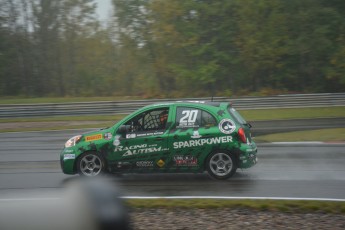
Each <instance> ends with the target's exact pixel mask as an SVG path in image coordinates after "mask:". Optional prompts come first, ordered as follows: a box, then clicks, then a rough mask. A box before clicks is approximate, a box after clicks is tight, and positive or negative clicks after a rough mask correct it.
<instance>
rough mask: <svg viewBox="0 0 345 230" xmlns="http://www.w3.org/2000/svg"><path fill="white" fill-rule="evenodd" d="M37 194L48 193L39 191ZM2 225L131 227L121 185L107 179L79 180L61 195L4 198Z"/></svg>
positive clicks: (8, 228)
mask: <svg viewBox="0 0 345 230" xmlns="http://www.w3.org/2000/svg"><path fill="white" fill-rule="evenodd" d="M35 195H36V197H40V196H43V197H44V193H43V192H41V193H37V194H35ZM0 229H2V230H13V229H27V230H46V229H50V230H55V229H56V230H60V229H83V230H106V229H124V230H125V229H130V228H129V218H128V213H127V209H126V207H125V206H124V204H123V203H122V200H121V199H120V198H119V192H118V188H117V187H116V186H115V185H114V184H112V183H110V182H109V181H106V180H104V179H98V180H97V179H92V180H78V181H73V183H72V182H71V183H69V185H68V186H67V187H66V188H64V189H63V190H60V192H59V193H58V194H57V197H52V198H27V199H26V198H24V199H7V200H2V202H1V205H0Z"/></svg>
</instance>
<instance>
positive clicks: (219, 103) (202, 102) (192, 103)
mask: <svg viewBox="0 0 345 230" xmlns="http://www.w3.org/2000/svg"><path fill="white" fill-rule="evenodd" d="M222 104H223V105H229V104H230V102H226V101H224V102H216V101H175V102H166V103H162V102H161V103H155V104H152V105H155V106H167V105H180V106H186V105H199V106H205V105H206V106H212V107H220V106H221V105H222ZM152 105H149V106H152Z"/></svg>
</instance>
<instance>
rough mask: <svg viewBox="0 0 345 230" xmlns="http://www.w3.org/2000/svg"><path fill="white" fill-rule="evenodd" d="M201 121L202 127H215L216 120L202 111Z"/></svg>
mask: <svg viewBox="0 0 345 230" xmlns="http://www.w3.org/2000/svg"><path fill="white" fill-rule="evenodd" d="M201 121H202V126H203V127H212V126H216V125H217V121H216V119H215V118H214V117H213V116H212V115H211V114H209V113H208V112H206V111H202V113H201Z"/></svg>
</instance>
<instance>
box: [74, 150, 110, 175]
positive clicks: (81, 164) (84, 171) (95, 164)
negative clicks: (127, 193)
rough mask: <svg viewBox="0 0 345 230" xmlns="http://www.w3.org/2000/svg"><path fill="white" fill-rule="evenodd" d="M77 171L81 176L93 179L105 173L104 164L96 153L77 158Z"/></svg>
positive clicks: (88, 153)
mask: <svg viewBox="0 0 345 230" xmlns="http://www.w3.org/2000/svg"><path fill="white" fill-rule="evenodd" d="M77 170H78V173H79V175H81V176H89V177H93V176H97V175H99V174H102V173H103V172H104V171H105V163H104V160H103V158H102V156H100V155H99V154H98V153H96V152H87V153H84V154H82V155H81V156H80V157H79V158H78V161H77Z"/></svg>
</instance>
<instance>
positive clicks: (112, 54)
mask: <svg viewBox="0 0 345 230" xmlns="http://www.w3.org/2000/svg"><path fill="white" fill-rule="evenodd" d="M96 4H97V1H95V0H59V1H54V0H4V1H1V2H0V82H1V84H0V95H1V96H23V97H41V96H52V97H54V96H117V95H126V96H127V95H131V96H142V97H189V96H210V95H214V96H232V95H267V94H277V93H290V92H293V93H296V92H297V93H314V92H343V91H344V89H345V87H344V86H345V1H343V0H302V1H301V0H289V1H285V0H260V1H253V0H217V1H214V0H112V1H111V5H112V6H113V9H114V10H113V15H111V16H110V17H108V18H107V23H106V24H105V23H101V22H100V21H99V18H98V17H97V15H96V13H95V12H96Z"/></svg>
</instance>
